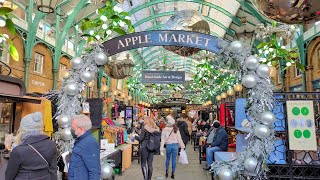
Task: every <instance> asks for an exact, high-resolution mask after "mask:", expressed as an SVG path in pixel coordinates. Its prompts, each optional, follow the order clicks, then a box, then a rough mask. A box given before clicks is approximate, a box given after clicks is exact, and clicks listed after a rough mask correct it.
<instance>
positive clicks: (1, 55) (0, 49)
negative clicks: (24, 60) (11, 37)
mask: <svg viewBox="0 0 320 180" xmlns="http://www.w3.org/2000/svg"><path fill="white" fill-rule="evenodd" d="M7 48H8V42H7V41H3V42H2V43H1V45H0V61H2V62H4V63H6V64H9V62H10V54H9V52H8V50H7Z"/></svg>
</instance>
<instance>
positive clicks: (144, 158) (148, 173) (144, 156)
mask: <svg viewBox="0 0 320 180" xmlns="http://www.w3.org/2000/svg"><path fill="white" fill-rule="evenodd" d="M154 132H160V130H159V127H158V126H157V125H156V123H155V122H154V120H153V119H152V118H151V117H148V116H145V117H144V126H143V128H142V130H141V133H140V135H139V136H136V137H135V139H136V140H138V141H139V142H140V154H141V170H142V174H143V178H144V180H151V178H152V172H153V166H152V163H153V156H154V154H155V153H156V152H155V151H149V150H148V148H147V143H148V140H149V138H150V134H151V133H154ZM147 165H148V166H147ZM147 167H148V168H147Z"/></svg>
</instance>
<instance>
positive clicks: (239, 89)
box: [234, 84, 243, 92]
mask: <svg viewBox="0 0 320 180" xmlns="http://www.w3.org/2000/svg"><path fill="white" fill-rule="evenodd" d="M242 89H243V87H242V85H241V84H236V85H235V86H234V90H235V91H236V92H241V91H242Z"/></svg>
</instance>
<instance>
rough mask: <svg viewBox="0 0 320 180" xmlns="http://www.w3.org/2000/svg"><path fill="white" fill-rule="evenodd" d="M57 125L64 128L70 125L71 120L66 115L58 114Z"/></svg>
mask: <svg viewBox="0 0 320 180" xmlns="http://www.w3.org/2000/svg"><path fill="white" fill-rule="evenodd" d="M58 125H59V127H61V128H66V127H68V126H70V125H71V120H70V118H69V117H68V116H67V115H60V116H59V118H58Z"/></svg>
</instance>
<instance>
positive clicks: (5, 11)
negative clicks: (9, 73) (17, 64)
mask: <svg viewBox="0 0 320 180" xmlns="http://www.w3.org/2000/svg"><path fill="white" fill-rule="evenodd" d="M12 11H13V10H12V9H11V8H8V7H1V8H0V17H1V18H2V19H1V20H0V21H1V22H0V24H1V26H2V27H4V26H5V27H6V28H7V29H8V30H9V32H10V33H11V34H12V35H13V36H15V35H16V29H15V27H14V23H13V21H12V18H13V15H12V14H11V12H12ZM13 39H14V38H13ZM13 39H10V38H9V36H8V35H7V34H0V41H1V42H2V41H7V42H8V45H9V47H5V46H3V44H1V45H0V46H3V48H5V49H6V50H8V52H9V53H10V56H11V57H12V58H13V59H14V60H15V61H19V53H18V51H17V48H16V47H15V46H14V44H13ZM1 42H0V43H1Z"/></svg>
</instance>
